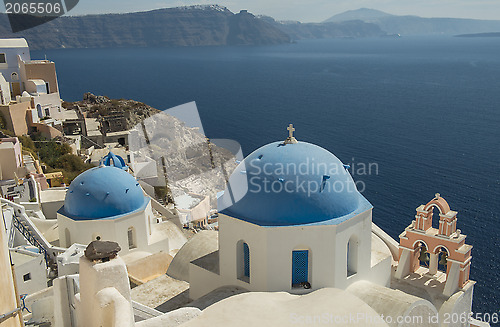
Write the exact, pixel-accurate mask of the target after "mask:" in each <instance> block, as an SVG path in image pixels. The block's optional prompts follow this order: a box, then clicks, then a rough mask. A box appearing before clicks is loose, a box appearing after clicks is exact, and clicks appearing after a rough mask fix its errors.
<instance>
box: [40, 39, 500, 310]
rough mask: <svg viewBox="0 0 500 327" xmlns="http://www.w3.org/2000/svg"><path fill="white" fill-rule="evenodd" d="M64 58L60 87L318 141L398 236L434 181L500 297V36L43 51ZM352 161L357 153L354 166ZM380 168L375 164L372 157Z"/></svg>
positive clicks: (478, 295) (483, 303)
mask: <svg viewBox="0 0 500 327" xmlns="http://www.w3.org/2000/svg"><path fill="white" fill-rule="evenodd" d="M44 54H46V55H47V57H48V58H49V59H51V60H54V61H55V62H56V68H57V72H58V77H59V84H60V89H61V94H62V97H63V98H64V99H65V100H68V101H74V100H79V99H81V97H82V95H83V93H84V92H87V91H90V92H93V93H95V94H103V95H107V96H109V97H112V98H131V99H135V100H138V101H142V102H145V103H147V104H149V105H151V106H153V107H156V108H158V109H168V108H171V107H173V106H176V105H180V104H183V103H186V102H189V101H196V102H197V105H198V109H199V111H200V114H201V117H202V121H203V124H204V128H205V132H206V134H207V135H208V136H209V137H210V138H229V139H234V140H237V141H238V142H240V143H241V145H242V147H243V151H244V152H245V154H248V153H250V152H251V151H253V150H254V149H256V148H258V147H260V146H261V145H264V144H267V143H269V142H271V141H275V140H282V139H284V138H285V137H286V130H285V127H286V126H287V125H288V124H289V123H290V122H291V123H294V125H295V127H296V129H297V131H296V137H297V138H298V139H299V140H303V141H309V142H312V143H316V144H318V145H320V146H322V147H324V148H326V149H328V150H330V151H332V152H333V153H334V154H336V156H337V157H339V158H340V159H341V160H342V161H343V162H344V163H351V166H352V167H353V168H362V166H360V164H361V163H364V164H367V163H376V164H377V165H378V173H376V171H374V169H372V174H371V175H369V176H361V175H359V174H354V177H355V179H357V180H360V181H363V182H364V183H365V185H366V189H365V190H364V192H363V194H364V195H365V197H366V198H367V199H368V200H369V201H370V202H371V203H372V204H373V205H374V211H373V219H374V221H375V223H377V224H378V225H379V226H380V227H382V228H383V229H384V230H386V231H387V232H388V233H389V234H390V235H391V236H392V237H394V238H395V239H398V235H399V234H400V232H401V231H403V230H404V228H405V227H406V226H407V225H408V224H410V223H411V221H412V219H413V218H414V215H415V208H416V207H417V206H419V205H420V204H423V203H426V202H427V201H429V200H430V199H431V198H432V197H433V196H434V194H435V193H436V192H439V193H441V194H442V196H443V197H445V198H446V199H447V200H448V202H449V204H450V206H451V208H452V210H456V211H458V212H459V214H458V218H459V221H458V228H460V229H461V230H462V232H463V233H464V234H467V235H468V237H467V243H469V244H472V245H473V246H474V249H473V250H472V256H473V259H472V269H471V279H473V280H476V281H478V283H477V284H476V286H475V294H474V310H475V311H476V312H483V313H484V312H489V313H493V312H498V311H499V309H500V295H499V294H498V289H499V287H498V285H499V280H500V254H499V251H500V241H499V238H498V235H499V233H500V228H499V227H498V226H499V214H498V212H499V211H500V204H499V199H500V164H499V162H500V128H499V127H500V55H499V54H500V39H497V38H452V37H434V38H417V37H414V38H399V39H354V40H315V41H302V42H299V43H297V44H291V45H284V46H272V47H207V48H148V49H78V50H69V49H68V50H50V51H44V52H33V54H32V57H33V58H42V57H43V55H44ZM353 163H354V164H353ZM372 167H373V166H372Z"/></svg>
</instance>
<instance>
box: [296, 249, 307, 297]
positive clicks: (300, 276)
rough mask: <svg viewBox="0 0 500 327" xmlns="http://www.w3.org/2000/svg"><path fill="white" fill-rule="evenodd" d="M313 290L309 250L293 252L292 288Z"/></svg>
mask: <svg viewBox="0 0 500 327" xmlns="http://www.w3.org/2000/svg"><path fill="white" fill-rule="evenodd" d="M298 287H301V288H311V285H310V283H309V250H294V251H292V288H298Z"/></svg>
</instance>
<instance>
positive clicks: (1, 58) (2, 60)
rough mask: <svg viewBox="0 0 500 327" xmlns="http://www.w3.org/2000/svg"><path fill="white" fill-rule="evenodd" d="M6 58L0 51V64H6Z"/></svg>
mask: <svg viewBox="0 0 500 327" xmlns="http://www.w3.org/2000/svg"><path fill="white" fill-rule="evenodd" d="M6 63H7V59H6V58H5V53H0V64H6Z"/></svg>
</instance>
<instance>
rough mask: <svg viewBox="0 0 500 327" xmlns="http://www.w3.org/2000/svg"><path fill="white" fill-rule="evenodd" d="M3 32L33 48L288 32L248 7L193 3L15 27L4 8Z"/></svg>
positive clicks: (281, 38)
mask: <svg viewBox="0 0 500 327" xmlns="http://www.w3.org/2000/svg"><path fill="white" fill-rule="evenodd" d="M0 37H24V38H26V39H27V41H28V43H29V45H30V48H32V49H50V48H104V47H150V46H209V45H240V44H248V45H256V44H280V43H288V42H289V41H290V39H289V37H288V35H286V34H285V33H283V32H282V31H280V30H279V29H276V28H275V27H274V26H272V25H271V24H268V23H266V22H263V21H261V20H259V19H257V18H255V17H254V16H253V15H251V14H249V13H240V14H234V13H232V12H231V11H229V10H228V9H227V8H225V7H221V6H217V5H211V6H192V7H179V8H168V9H160V10H153V11H148V12H138V13H129V14H109V15H88V16H75V17H60V18H58V19H55V20H53V21H51V22H48V23H46V24H43V25H40V26H37V27H35V28H32V29H29V30H26V31H23V32H20V33H16V34H14V33H12V32H11V30H10V26H9V21H8V18H7V15H5V14H0Z"/></svg>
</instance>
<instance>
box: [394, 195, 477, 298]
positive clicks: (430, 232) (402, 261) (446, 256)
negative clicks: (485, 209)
mask: <svg viewBox="0 0 500 327" xmlns="http://www.w3.org/2000/svg"><path fill="white" fill-rule="evenodd" d="M434 208H437V209H438V211H439V228H433V227H432V220H433V219H437V218H438V217H434V212H433V210H434ZM416 211H417V214H416V215H415V220H414V221H412V223H411V224H410V225H409V226H408V227H407V228H406V229H405V230H404V232H403V233H401V235H399V239H400V242H399V263H398V267H397V270H396V274H395V277H396V278H398V279H403V278H405V277H407V276H408V275H410V274H413V273H417V274H423V275H428V276H429V275H430V276H435V277H436V279H437V280H439V279H440V278H442V277H443V274H444V277H445V284H444V288H443V294H444V295H445V296H451V295H452V294H454V293H455V292H456V291H457V290H459V289H462V288H464V287H465V286H466V285H467V284H468V283H469V282H470V281H469V272H470V263H471V259H472V256H471V250H472V246H471V245H468V244H465V238H466V235H463V234H461V231H460V229H457V212H456V211H453V210H450V206H449V205H448V202H446V200H445V199H444V198H442V197H441V195H440V194H439V193H437V194H436V195H435V197H434V198H433V199H432V200H431V201H429V202H428V203H427V204H425V205H420V206H419V207H418V208H417V209H416Z"/></svg>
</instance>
